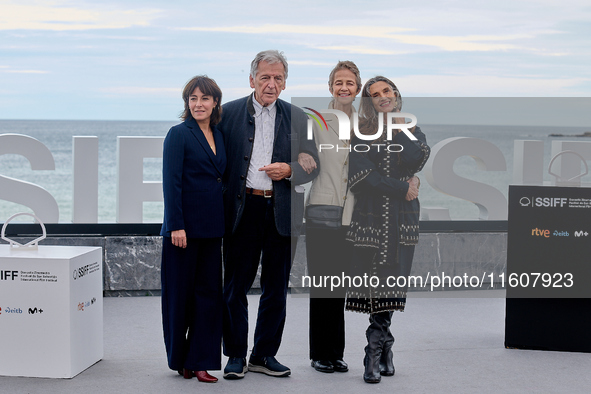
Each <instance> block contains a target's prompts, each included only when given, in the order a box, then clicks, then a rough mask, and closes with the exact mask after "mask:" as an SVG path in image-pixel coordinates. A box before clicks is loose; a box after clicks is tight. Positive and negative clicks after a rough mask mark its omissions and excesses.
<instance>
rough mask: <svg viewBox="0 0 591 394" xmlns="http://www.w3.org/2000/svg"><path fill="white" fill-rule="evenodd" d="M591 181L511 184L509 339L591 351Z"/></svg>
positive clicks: (522, 344) (511, 344)
mask: <svg viewBox="0 0 591 394" xmlns="http://www.w3.org/2000/svg"><path fill="white" fill-rule="evenodd" d="M590 284H591V189H590V188H572V187H543V186H510V187H509V222H508V240H507V277H506V282H505V286H506V288H507V300H506V319H505V346H506V347H508V348H524V349H544V350H565V351H585V352H591V335H589V333H590V332H591V286H590Z"/></svg>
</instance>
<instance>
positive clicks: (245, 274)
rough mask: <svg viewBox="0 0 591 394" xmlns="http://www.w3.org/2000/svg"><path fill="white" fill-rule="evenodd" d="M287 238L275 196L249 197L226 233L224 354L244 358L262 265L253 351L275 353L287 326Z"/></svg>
mask: <svg viewBox="0 0 591 394" xmlns="http://www.w3.org/2000/svg"><path fill="white" fill-rule="evenodd" d="M291 261H292V253H291V237H284V236H281V235H279V233H278V232H277V227H276V226H275V217H274V214H273V200H272V199H268V198H264V197H263V196H254V195H250V194H249V195H247V196H246V202H245V206H244V212H243V214H242V217H241V219H240V223H239V225H238V228H237V229H236V231H235V232H234V234H232V235H226V236H225V237H224V330H223V331H224V341H223V342H224V354H225V355H226V356H228V357H246V353H247V350H248V300H247V297H246V294H247V293H248V291H249V290H250V288H251V286H252V283H253V282H254V279H255V277H256V274H257V270H258V267H259V262H260V264H261V290H262V294H261V298H260V301H259V309H258V316H257V322H256V328H255V333H254V348H253V351H252V353H253V354H255V355H257V356H275V355H276V354H277V351H278V349H279V345H280V344H281V336H282V335H283V327H284V325H285V315H286V306H285V302H286V298H287V286H288V282H289V273H290V270H291Z"/></svg>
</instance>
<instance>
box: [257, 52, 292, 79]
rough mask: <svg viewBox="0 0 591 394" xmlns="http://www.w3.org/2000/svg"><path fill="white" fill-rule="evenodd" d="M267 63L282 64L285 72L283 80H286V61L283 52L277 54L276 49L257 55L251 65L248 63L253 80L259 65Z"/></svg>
mask: <svg viewBox="0 0 591 394" xmlns="http://www.w3.org/2000/svg"><path fill="white" fill-rule="evenodd" d="M260 62H267V63H269V64H275V63H282V64H283V69H284V70H285V79H287V59H286V58H285V55H284V54H283V52H279V51H278V50H276V49H269V50H267V51H262V52H259V53H257V55H256V56H255V57H254V60H253V61H252V63H250V76H251V77H252V79H254V78H255V77H256V76H257V73H258V72H259V63H260Z"/></svg>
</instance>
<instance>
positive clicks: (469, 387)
mask: <svg viewBox="0 0 591 394" xmlns="http://www.w3.org/2000/svg"><path fill="white" fill-rule="evenodd" d="M450 294H451V293H450ZM456 294H457V295H458V297H454V298H433V297H432V294H431V296H430V297H425V298H421V297H413V298H409V300H408V303H407V308H406V312H404V313H395V314H394V318H393V323H392V326H393V327H392V332H393V333H394V335H395V337H396V343H395V345H394V363H395V366H396V375H395V376H393V377H383V378H382V382H381V383H380V384H373V385H370V384H367V383H365V382H364V381H363V379H362V373H363V366H362V359H363V354H364V353H363V347H364V346H365V336H364V332H365V328H366V327H367V315H362V314H356V313H347V314H346V318H347V348H346V350H345V361H346V362H348V363H349V368H350V370H349V372H347V373H333V374H322V373H319V372H316V371H314V370H313V369H312V368H311V367H310V364H309V360H308V299H307V298H305V297H302V296H290V298H289V300H288V317H287V323H286V328H285V333H284V335H283V343H282V345H281V348H280V350H279V354H278V355H277V359H278V360H279V361H280V362H282V363H284V364H286V365H287V366H289V367H290V368H291V370H292V375H291V376H290V377H287V378H273V377H269V376H266V375H262V374H257V373H247V374H246V376H245V378H244V379H241V380H234V381H228V380H224V379H222V373H221V371H210V372H211V373H212V374H213V375H215V376H217V377H219V378H220V381H219V382H218V383H215V384H206V383H200V382H198V381H197V380H196V379H191V380H185V379H183V378H182V377H181V376H179V375H177V373H176V372H173V371H170V370H169V369H168V368H167V365H166V358H165V351H164V344H163V340H162V328H161V319H160V297H128V298H105V299H104V302H105V304H104V314H105V315H104V333H105V335H104V339H105V344H104V350H105V354H104V358H103V360H102V361H100V362H99V363H97V364H95V365H94V366H92V367H90V368H89V369H87V370H86V371H84V372H82V373H81V374H80V375H78V376H76V377H75V378H73V379H41V378H21V377H6V376H0V392H2V393H60V394H64V393H86V394H92V393H193V392H211V393H216V392H217V393H229V392H231V393H301V392H313V393H316V392H319V393H365V392H367V393H378V392H400V393H500V392H502V393H522V392H543V393H566V392H568V393H588V392H589V387H591V374H589V371H591V354H588V353H567V352H547V351H530V350H514V349H505V348H504V346H503V341H504V324H505V323H504V319H505V300H504V298H502V297H503V296H504V293H503V292H501V291H493V292H482V291H477V292H462V293H456ZM481 295H486V296H488V297H485V298H467V297H468V296H481ZM249 302H250V305H251V307H250V312H251V327H253V323H254V317H255V312H256V305H257V303H258V296H256V295H251V296H249ZM250 343H251V346H252V330H251V342H250ZM225 361H226V359H225V358H224V359H223V363H224V364H225Z"/></svg>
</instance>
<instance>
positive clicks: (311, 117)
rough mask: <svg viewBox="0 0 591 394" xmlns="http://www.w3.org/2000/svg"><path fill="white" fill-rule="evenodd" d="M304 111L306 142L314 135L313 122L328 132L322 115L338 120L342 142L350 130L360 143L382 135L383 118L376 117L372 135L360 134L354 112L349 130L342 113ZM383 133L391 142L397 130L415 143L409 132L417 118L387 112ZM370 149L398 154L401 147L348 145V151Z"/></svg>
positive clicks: (357, 117)
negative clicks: (385, 150) (400, 120)
mask: <svg viewBox="0 0 591 394" xmlns="http://www.w3.org/2000/svg"><path fill="white" fill-rule="evenodd" d="M303 109H304V110H305V111H304V113H305V114H306V115H308V128H307V136H308V140H311V139H312V138H313V135H314V131H313V130H314V121H315V122H316V124H317V125H318V127H319V129H320V130H321V131H323V130H326V131H328V124H327V122H326V119H324V116H323V115H325V116H326V115H334V116H336V118H337V120H338V125H339V139H340V140H343V141H347V140H349V139H350V138H351V136H350V133H351V129H353V133H354V134H355V136H356V137H357V138H358V139H360V140H362V141H375V140H377V139H378V138H380V137H381V136H382V134H383V133H384V117H383V116H378V127H377V130H376V132H375V133H374V134H362V133H361V132H360V131H359V115H358V114H357V113H356V112H355V113H354V114H353V116H352V118H353V127H352V128H351V122H350V120H349V117H348V116H347V115H346V114H345V113H344V112H343V111H339V110H338V109H323V110H320V111H317V110H315V109H312V108H310V107H303ZM395 118H403V119H410V122H409V123H395V122H394V119H395ZM385 122H386V127H385V129H386V130H385V132H386V140H387V141H392V139H393V132H394V130H399V131H401V132H403V133H404V134H406V135H407V136H408V138H409V139H411V140H413V141H416V140H417V137H415V136H414V135H413V133H412V132H411V131H410V129H412V128H413V127H414V126H416V124H417V117H416V116H414V115H413V114H409V113H406V112H388V113H387V114H386V116H385ZM372 147H375V148H376V149H377V150H378V151H379V150H380V148H381V147H384V148H385V149H387V150H388V151H389V152H400V151H402V145H400V144H370V145H368V144H355V145H353V146H351V145H349V146H348V148H347V149H348V150H349V151H350V150H351V149H353V150H355V151H356V152H367V151H369V150H370V149H371V148H372ZM335 148H336V149H337V150H339V149H343V148H342V147H338V146H337V147H335V146H334V145H332V144H320V146H319V150H320V151H323V150H329V149H335Z"/></svg>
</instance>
